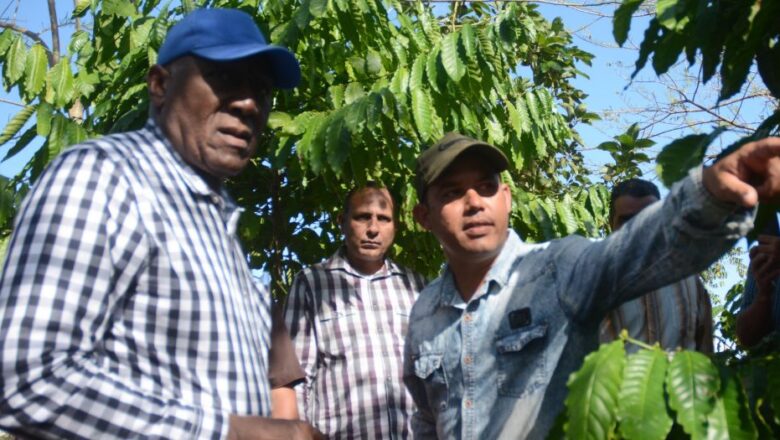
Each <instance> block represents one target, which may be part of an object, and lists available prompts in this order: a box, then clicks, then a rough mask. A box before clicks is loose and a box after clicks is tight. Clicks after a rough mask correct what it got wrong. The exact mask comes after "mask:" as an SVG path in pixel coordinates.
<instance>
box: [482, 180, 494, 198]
mask: <svg viewBox="0 0 780 440" xmlns="http://www.w3.org/2000/svg"><path fill="white" fill-rule="evenodd" d="M497 191H498V184H497V183H496V182H493V181H490V182H485V183H482V184H480V185H479V187H477V192H478V193H479V195H481V196H482V197H491V196H493V195H495V194H496V192H497Z"/></svg>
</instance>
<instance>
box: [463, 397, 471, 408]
mask: <svg viewBox="0 0 780 440" xmlns="http://www.w3.org/2000/svg"><path fill="white" fill-rule="evenodd" d="M463 406H465V407H466V408H471V406H472V403H471V400H470V399H466V400H464V401H463Z"/></svg>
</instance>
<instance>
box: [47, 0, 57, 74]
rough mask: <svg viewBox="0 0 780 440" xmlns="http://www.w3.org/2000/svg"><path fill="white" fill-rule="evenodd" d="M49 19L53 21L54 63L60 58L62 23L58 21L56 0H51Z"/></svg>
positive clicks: (52, 46) (52, 44)
mask: <svg viewBox="0 0 780 440" xmlns="http://www.w3.org/2000/svg"><path fill="white" fill-rule="evenodd" d="M49 21H50V22H51V51H52V58H53V59H54V63H52V66H53V65H54V64H57V61H59V59H60V25H59V24H58V23H57V7H56V5H55V4H54V0H49Z"/></svg>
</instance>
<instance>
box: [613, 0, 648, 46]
mask: <svg viewBox="0 0 780 440" xmlns="http://www.w3.org/2000/svg"><path fill="white" fill-rule="evenodd" d="M642 1H643V0H623V3H621V4H620V6H618V8H617V9H616V10H615V16H614V17H613V18H612V35H613V36H614V37H615V42H616V43H617V44H618V45H620V47H623V43H625V42H626V38H628V31H629V29H630V28H631V16H632V15H634V12H636V10H637V9H639V6H640V5H641V4H642Z"/></svg>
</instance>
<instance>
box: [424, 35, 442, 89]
mask: <svg viewBox="0 0 780 440" xmlns="http://www.w3.org/2000/svg"><path fill="white" fill-rule="evenodd" d="M439 53H440V50H439V47H438V46H437V47H434V48H433V49H431V51H430V53H429V54H428V58H427V59H426V67H425V71H426V72H427V74H428V84H430V86H431V88H432V89H433V90H435V91H436V92H441V91H442V89H440V88H439V72H440V70H439V66H441V63H439Z"/></svg>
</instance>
